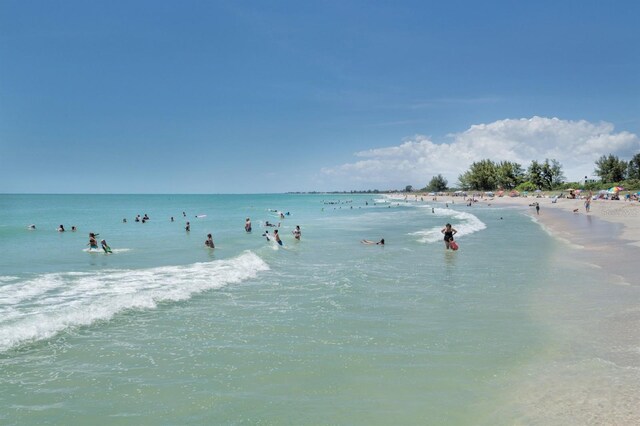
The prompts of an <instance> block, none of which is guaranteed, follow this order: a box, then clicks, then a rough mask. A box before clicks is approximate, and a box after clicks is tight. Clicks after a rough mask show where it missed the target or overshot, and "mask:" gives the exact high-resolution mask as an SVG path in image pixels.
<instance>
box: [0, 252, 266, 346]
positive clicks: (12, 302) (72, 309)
mask: <svg viewBox="0 0 640 426" xmlns="http://www.w3.org/2000/svg"><path fill="white" fill-rule="evenodd" d="M268 269H269V266H268V265H267V264H266V263H265V262H264V261H263V260H262V259H261V258H260V257H259V256H258V255H256V254H255V253H253V252H251V251H246V252H244V253H242V254H241V255H239V256H237V257H235V258H232V259H225V260H216V261H212V262H204V263H194V264H191V265H184V266H163V267H158V268H150V269H141V270H102V271H97V272H87V273H85V272H80V273H79V272H68V273H53V274H43V275H39V276H36V277H34V278H31V279H28V280H15V281H13V280H12V281H10V280H7V281H9V282H7V281H5V282H6V284H5V285H3V286H0V352H4V351H6V350H8V349H10V348H13V347H15V346H18V345H20V344H23V343H26V342H31V341H38V340H43V339H47V338H50V337H52V336H54V335H55V334H57V333H59V332H60V331H62V330H65V329H67V328H70V327H76V326H83V325H89V324H92V323H94V322H96V321H100V320H108V319H110V318H112V317H113V316H114V315H115V314H117V313H118V312H122V311H124V310H127V309H153V308H155V307H156V306H157V304H158V303H159V302H164V301H179V300H185V299H188V298H190V297H191V296H192V295H194V294H197V293H201V292H203V291H206V290H211V289H216V288H221V287H224V286H226V285H229V284H234V283H239V282H242V281H245V280H247V279H251V278H254V277H256V276H257V274H258V272H260V271H265V270H268ZM5 278H6V277H5Z"/></svg>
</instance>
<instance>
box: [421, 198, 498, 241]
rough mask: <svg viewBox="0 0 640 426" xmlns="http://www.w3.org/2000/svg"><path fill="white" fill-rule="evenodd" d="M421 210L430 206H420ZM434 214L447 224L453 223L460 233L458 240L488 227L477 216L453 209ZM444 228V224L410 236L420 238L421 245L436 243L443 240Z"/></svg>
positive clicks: (436, 209) (434, 211) (434, 212)
mask: <svg viewBox="0 0 640 426" xmlns="http://www.w3.org/2000/svg"><path fill="white" fill-rule="evenodd" d="M420 208H429V209H431V207H430V206H420ZM433 214H435V215H436V216H438V217H441V218H442V219H443V221H444V220H446V221H447V222H449V223H451V225H452V227H453V228H454V229H456V230H457V231H458V233H457V234H456V236H455V237H456V239H458V238H460V237H462V236H465V235H470V234H473V233H476V232H479V231H482V230H483V229H485V228H486V227H487V225H485V223H484V222H483V221H481V220H480V219H478V218H477V217H476V216H475V215H473V214H471V213H467V212H461V211H457V210H452V209H442V208H434V209H433ZM443 227H444V223H443V224H442V226H440V225H439V226H437V227H434V228H429V229H423V230H420V231H416V232H412V233H411V234H410V235H416V236H418V237H419V238H418V241H419V242H421V243H435V242H436V241H441V240H442V239H443V236H442V232H440V231H441V230H442V228H443Z"/></svg>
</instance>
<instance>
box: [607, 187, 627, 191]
mask: <svg viewBox="0 0 640 426" xmlns="http://www.w3.org/2000/svg"><path fill="white" fill-rule="evenodd" d="M620 191H624V188H623V187H621V186H612V187H611V188H609V192H620Z"/></svg>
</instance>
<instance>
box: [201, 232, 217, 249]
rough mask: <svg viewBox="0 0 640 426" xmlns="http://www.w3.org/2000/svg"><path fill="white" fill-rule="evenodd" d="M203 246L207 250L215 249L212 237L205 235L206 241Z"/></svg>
mask: <svg viewBox="0 0 640 426" xmlns="http://www.w3.org/2000/svg"><path fill="white" fill-rule="evenodd" d="M204 245H205V246H207V247H209V248H216V246H215V244H213V237H212V236H211V234H207V239H206V241H205V242H204Z"/></svg>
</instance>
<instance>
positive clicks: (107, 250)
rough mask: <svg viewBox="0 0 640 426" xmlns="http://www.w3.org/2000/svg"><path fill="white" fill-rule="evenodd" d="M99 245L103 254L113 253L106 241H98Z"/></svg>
mask: <svg viewBox="0 0 640 426" xmlns="http://www.w3.org/2000/svg"><path fill="white" fill-rule="evenodd" d="M100 245H101V246H102V250H104V252H105V253H113V252H112V251H111V247H109V245H108V244H107V241H106V240H102V241H100Z"/></svg>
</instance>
